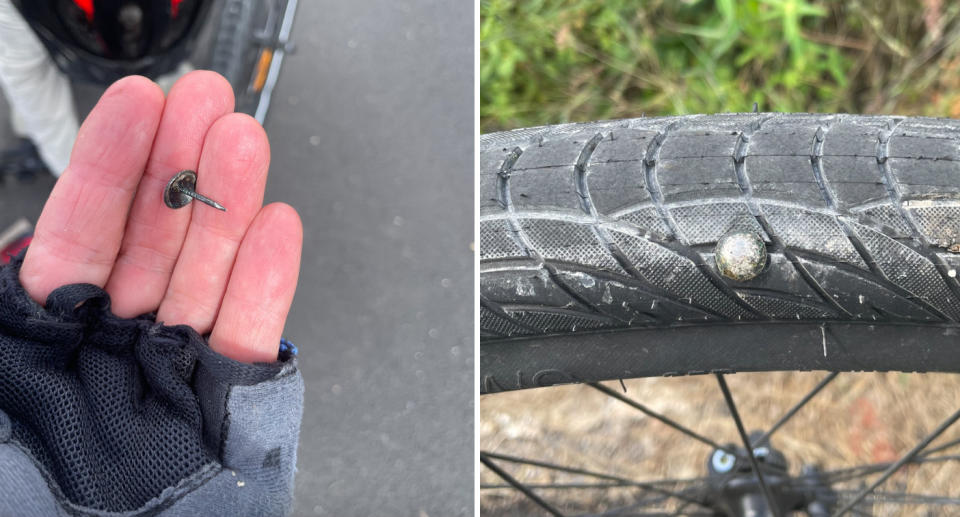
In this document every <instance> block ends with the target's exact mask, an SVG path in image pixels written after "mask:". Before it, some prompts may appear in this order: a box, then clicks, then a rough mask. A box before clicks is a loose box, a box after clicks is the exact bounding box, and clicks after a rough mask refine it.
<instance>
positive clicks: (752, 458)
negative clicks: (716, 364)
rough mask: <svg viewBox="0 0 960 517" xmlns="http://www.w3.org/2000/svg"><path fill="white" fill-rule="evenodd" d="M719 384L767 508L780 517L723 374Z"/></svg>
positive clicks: (718, 379)
mask: <svg viewBox="0 0 960 517" xmlns="http://www.w3.org/2000/svg"><path fill="white" fill-rule="evenodd" d="M716 375H717V383H719V384H720V391H722V392H723V398H724V400H726V401H727V408H728V409H729V410H730V416H732V417H733V421H734V423H736V424H737V432H738V433H740V439H741V440H743V446H744V447H746V449H747V458H749V459H750V465H751V466H752V467H753V472H754V473H755V474H756V476H757V483H759V484H760V489H761V490H763V498H764V499H765V500H766V501H767V508H769V509H770V513H772V514H773V515H774V517H780V508H778V507H777V505H776V504H774V502H773V494H771V493H770V487H768V486H767V482H766V481H764V479H763V473H762V472H760V464H759V463H758V462H757V457H756V456H754V455H753V447H751V446H750V438H749V437H747V431H746V430H745V429H744V428H743V421H741V420H740V413H739V412H737V405H736V403H734V402H733V395H731V394H730V388H729V387H727V381H726V379H724V378H723V374H722V373H718V374H716Z"/></svg>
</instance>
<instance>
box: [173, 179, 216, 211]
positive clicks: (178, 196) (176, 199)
mask: <svg viewBox="0 0 960 517" xmlns="http://www.w3.org/2000/svg"><path fill="white" fill-rule="evenodd" d="M196 188H197V173H196V172H193V171H191V170H182V171H180V172H178V173H177V174H176V175H174V176H173V177H172V178H170V182H169V183H167V188H165V189H163V202H164V203H165V204H166V205H167V206H168V207H170V208H174V209H176V208H183V207H185V206H187V205H189V204H190V202H191V201H193V200H194V199H196V200H197V201H200V202H201V203H205V204H207V205H210V206H212V207H214V208H216V209H217V210H222V211H224V212H226V211H227V209H226V208H224V207H223V205H221V204H220V203H217V202H216V201H214V200H212V199H210V198H208V197H207V196H204V195H201V194H199V193H197V190H196Z"/></svg>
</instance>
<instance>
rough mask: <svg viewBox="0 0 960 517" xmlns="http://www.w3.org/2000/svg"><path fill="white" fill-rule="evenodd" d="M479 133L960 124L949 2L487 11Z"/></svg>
mask: <svg viewBox="0 0 960 517" xmlns="http://www.w3.org/2000/svg"><path fill="white" fill-rule="evenodd" d="M480 15H481V22H480V117H481V128H482V130H483V131H484V132H489V131H495V130H499V129H508V128H514V127H523V126H532V125H538V124H552V123H559V122H568V121H586V120H596V119H608V118H623V117H638V116H640V115H641V114H643V113H645V114H646V115H648V116H653V115H668V114H684V113H716V112H729V111H750V110H751V109H752V106H753V103H754V102H756V103H758V104H759V106H760V109H761V110H769V111H817V112H849V113H899V114H923V115H936V116H955V117H958V116H960V4H956V3H954V2H948V1H945V0H922V1H921V0H916V1H902V2H891V1H871V0H853V1H846V2H825V1H819V2H814V1H807V0H742V1H738V0H712V1H711V0H650V1H636V0H607V1H600V0H591V1H587V0H482V1H481V4H480Z"/></svg>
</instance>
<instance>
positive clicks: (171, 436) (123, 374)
mask: <svg viewBox="0 0 960 517" xmlns="http://www.w3.org/2000/svg"><path fill="white" fill-rule="evenodd" d="M22 256H23V255H22V254H21V256H20V257H18V258H16V259H14V260H13V261H12V262H11V264H10V265H8V266H5V267H3V268H0V462H2V458H3V453H2V450H3V448H4V447H11V448H13V449H11V450H14V449H15V450H16V451H18V452H19V453H22V454H23V455H25V456H27V457H28V458H29V459H30V460H31V463H32V465H33V466H34V467H35V468H36V470H37V471H38V472H39V473H40V475H41V477H42V479H44V481H45V484H46V486H45V487H36V488H37V489H38V490H41V491H44V490H46V491H49V493H50V494H51V496H52V498H53V500H54V501H55V503H56V505H57V506H58V508H59V509H60V510H59V511H63V512H64V513H65V514H67V515H71V514H72V515H107V514H109V515H113V514H121V515H137V514H151V515H174V514H177V512H178V511H182V512H185V513H184V514H185V515H187V514H191V513H195V514H201V513H202V514H204V515H218V514H222V515H277V514H283V513H287V512H288V511H289V509H290V497H291V495H292V481H293V465H294V463H295V457H296V445H297V438H298V433H299V424H300V417H301V414H302V390H303V386H302V379H301V378H300V375H299V373H298V371H297V369H296V361H295V358H294V357H293V356H292V354H291V353H290V351H289V349H286V348H285V349H284V350H282V351H281V353H280V357H279V359H278V361H277V362H276V363H270V364H252V365H251V364H244V363H240V362H237V361H233V360H231V359H228V358H226V357H224V356H221V355H219V354H217V353H216V352H214V351H213V350H211V349H210V348H209V346H208V345H207V344H206V342H205V341H204V339H203V338H202V337H201V336H199V335H198V334H197V333H196V331H194V330H193V329H192V328H190V327H187V326H183V325H181V326H165V325H163V324H161V323H157V322H155V321H154V319H153V317H152V315H144V316H140V317H138V318H134V319H122V318H118V317H116V316H114V315H113V314H112V313H111V312H110V310H109V309H110V298H109V296H108V295H107V294H106V292H104V291H103V290H102V289H101V288H99V287H96V286H93V285H90V284H73V285H67V286H63V287H60V288H58V289H57V290H55V291H54V292H52V293H51V294H50V296H49V298H48V299H47V303H46V305H45V307H40V306H39V305H38V304H36V303H35V302H33V301H32V300H31V299H30V298H29V296H28V295H27V294H26V292H25V291H24V290H23V288H22V287H21V286H20V283H19V281H18V272H19V267H20V264H21V263H22ZM3 422H7V428H8V429H7V431H6V433H5V432H4V430H3V427H4V425H3ZM4 435H6V438H4ZM8 452H10V451H8ZM13 477H14V476H11V475H10V473H7V474H6V475H5V474H0V494H3V493H4V492H6V490H5V488H6V487H5V486H4V479H5V478H6V479H7V480H8V482H12V481H10V479H12V478H13ZM21 482H22V478H21ZM218 487H219V488H218ZM258 491H261V492H263V493H258ZM233 492H238V493H236V494H235V493H233ZM197 494H203V497H197ZM2 498H3V496H2V495H0V500H2ZM214 502H216V504H217V505H218V506H217V507H206V506H204V505H210V504H212V503H214ZM198 505H199V506H198ZM231 505H233V506H231ZM237 505H240V506H239V507H238V506H237ZM178 508H179V510H178ZM23 510H24V508H22V507H21V508H20V509H19V510H18V509H13V508H11V509H9V510H8V511H10V512H17V511H23ZM4 511H5V510H4V504H3V502H2V501H0V515H3V514H4ZM23 513H27V512H25V511H24V512H23Z"/></svg>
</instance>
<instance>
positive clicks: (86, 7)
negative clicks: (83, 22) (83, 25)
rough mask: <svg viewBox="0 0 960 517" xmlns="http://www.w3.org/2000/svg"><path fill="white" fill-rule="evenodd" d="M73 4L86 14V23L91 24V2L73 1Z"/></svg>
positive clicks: (83, 0) (88, 0)
mask: <svg viewBox="0 0 960 517" xmlns="http://www.w3.org/2000/svg"><path fill="white" fill-rule="evenodd" d="M73 3H75V4H77V7H79V8H80V10H82V11H83V12H84V13H86V15H87V21H89V22H93V0H73Z"/></svg>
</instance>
